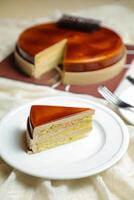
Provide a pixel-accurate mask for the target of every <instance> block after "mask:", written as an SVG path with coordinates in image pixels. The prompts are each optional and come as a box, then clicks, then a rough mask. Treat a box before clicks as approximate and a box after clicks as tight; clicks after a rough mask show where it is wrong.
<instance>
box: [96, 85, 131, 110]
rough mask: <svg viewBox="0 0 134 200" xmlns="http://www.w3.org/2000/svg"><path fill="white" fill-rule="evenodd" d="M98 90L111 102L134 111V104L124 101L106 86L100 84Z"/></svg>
mask: <svg viewBox="0 0 134 200" xmlns="http://www.w3.org/2000/svg"><path fill="white" fill-rule="evenodd" d="M98 92H99V93H100V94H101V95H102V96H103V97H104V98H105V99H106V100H107V101H108V102H109V103H111V104H114V105H115V106H117V107H120V108H124V109H127V110H130V111H132V112H134V106H133V105H131V104H128V103H126V102H124V101H122V100H121V99H120V98H119V97H118V96H116V95H115V94H113V93H112V92H111V91H110V90H109V89H108V88H107V87H106V86H104V85H100V86H99V87H98Z"/></svg>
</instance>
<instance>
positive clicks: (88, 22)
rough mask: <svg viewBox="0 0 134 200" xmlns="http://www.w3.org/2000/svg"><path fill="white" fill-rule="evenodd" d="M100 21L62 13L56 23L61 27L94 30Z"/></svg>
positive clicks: (98, 26) (97, 27)
mask: <svg viewBox="0 0 134 200" xmlns="http://www.w3.org/2000/svg"><path fill="white" fill-rule="evenodd" d="M100 23H101V21H100V20H96V19H88V18H84V17H75V16H71V15H63V16H62V17H61V18H60V19H59V21H58V25H59V26H60V27H62V28H68V29H74V30H80V31H95V30H97V29H99V28H100Z"/></svg>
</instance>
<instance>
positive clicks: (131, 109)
mask: <svg viewBox="0 0 134 200" xmlns="http://www.w3.org/2000/svg"><path fill="white" fill-rule="evenodd" d="M126 109H127V110H129V111H131V112H134V107H126Z"/></svg>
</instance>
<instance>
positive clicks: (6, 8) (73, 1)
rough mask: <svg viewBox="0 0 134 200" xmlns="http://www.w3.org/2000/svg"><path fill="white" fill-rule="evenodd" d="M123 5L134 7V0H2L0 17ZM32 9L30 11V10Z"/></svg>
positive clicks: (30, 16) (16, 16)
mask: <svg viewBox="0 0 134 200" xmlns="http://www.w3.org/2000/svg"><path fill="white" fill-rule="evenodd" d="M110 4H114V5H122V6H124V7H126V8H129V9H131V10H132V9H134V1H133V0H99V1H98V0H94V1H92V0H82V1H80V0H38V1H37V0H28V1H27V0H23V1H18V0H12V1H11V0H3V1H2V0H1V1H0V18H21V19H26V18H28V19H29V18H37V17H45V16H48V15H52V14H53V13H54V12H55V11H56V10H57V11H58V10H61V11H62V12H73V13H74V12H75V11H77V10H83V9H90V8H91V7H95V6H103V5H110ZM29 10H30V12H29Z"/></svg>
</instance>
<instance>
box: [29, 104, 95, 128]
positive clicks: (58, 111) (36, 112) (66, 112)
mask: <svg viewBox="0 0 134 200" xmlns="http://www.w3.org/2000/svg"><path fill="white" fill-rule="evenodd" d="M88 110H91V113H92V114H93V113H94V110H93V109H89V108H74V107H64V106H42V105H34V106H32V107H31V111H30V116H29V119H30V123H31V125H32V127H33V128H35V127H36V126H39V125H43V124H46V123H49V122H52V121H55V120H58V119H62V118H64V117H68V116H70V115H73V114H77V113H80V112H83V111H88Z"/></svg>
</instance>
